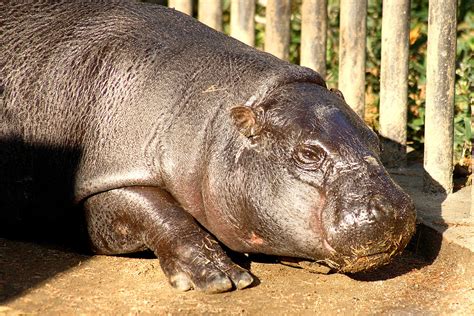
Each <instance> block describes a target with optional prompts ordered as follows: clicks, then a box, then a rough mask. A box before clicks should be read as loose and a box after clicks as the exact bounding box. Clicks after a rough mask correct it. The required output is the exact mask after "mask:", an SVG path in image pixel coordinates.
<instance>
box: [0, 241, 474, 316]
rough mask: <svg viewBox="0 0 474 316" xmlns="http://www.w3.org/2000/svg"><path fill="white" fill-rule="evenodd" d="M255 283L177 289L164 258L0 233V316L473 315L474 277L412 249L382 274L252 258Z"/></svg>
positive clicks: (381, 271) (445, 262)
mask: <svg viewBox="0 0 474 316" xmlns="http://www.w3.org/2000/svg"><path fill="white" fill-rule="evenodd" d="M251 271H252V273H253V274H254V275H256V276H257V277H258V279H259V281H258V282H257V284H256V285H255V286H253V287H252V288H249V289H245V290H241V291H234V292H228V293H223V294H215V295H206V294H202V293H199V292H195V291H190V292H187V293H180V292H177V291H175V290H173V289H172V288H171V287H170V286H169V285H168V284H167V281H166V279H165V276H164V275H163V273H162V272H161V270H160V268H159V262H158V260H157V259H147V258H129V257H107V256H85V255H80V254H77V253H74V252H69V251H66V250H62V249H57V248H53V247H49V246H41V245H37V244H32V243H25V242H16V241H10V240H5V239H0V314H6V315H18V314H24V313H28V314H30V313H33V314H41V315H48V314H63V315H64V314H87V315H92V314H114V315H116V314H159V315H164V314H171V315H177V314H184V315H187V314H204V313H205V314H224V315H234V314H243V315H254V314H257V315H285V314H287V315H302V314H303V315H304V314H307V315H313V314H328V313H329V314H392V315H413V314H414V315H418V314H419V315H422V314H423V315H437V314H459V315H472V314H473V312H474V284H473V278H472V274H470V273H468V274H466V271H463V269H460V268H459V267H457V266H456V264H455V262H451V261H449V260H446V259H443V260H437V261H435V262H434V263H432V264H427V262H425V261H424V260H422V259H421V257H418V256H417V255H415V254H413V253H412V252H410V251H405V253H404V254H403V255H402V256H400V257H398V258H396V259H395V261H394V262H393V263H392V264H390V265H389V266H386V267H384V268H382V269H379V270H377V271H374V272H371V273H367V274H360V275H357V276H347V275H342V274H329V275H320V274H313V273H310V272H308V271H306V270H301V269H297V268H292V267H288V266H284V265H281V264H275V263H257V262H252V263H251Z"/></svg>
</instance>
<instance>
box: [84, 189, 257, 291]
mask: <svg viewBox="0 0 474 316" xmlns="http://www.w3.org/2000/svg"><path fill="white" fill-rule="evenodd" d="M84 208H85V211H86V220H87V226H88V231H89V237H90V240H91V243H92V246H93V248H94V250H95V251H96V252H97V253H102V254H123V253H131V252H136V251H140V250H144V249H147V248H148V249H151V250H153V252H154V253H155V254H156V255H157V257H158V258H159V260H160V265H161V267H162V269H163V271H164V273H165V275H166V276H167V277H168V280H169V282H170V283H171V285H172V286H173V287H175V288H176V289H178V290H180V291H187V290H190V289H196V290H200V291H204V292H206V293H220V292H225V291H229V290H232V289H234V288H236V289H243V288H245V287H248V286H249V285H250V284H252V282H253V278H252V276H251V275H250V273H249V272H247V271H246V270H245V269H243V268H241V267H239V266H238V265H236V264H235V263H233V262H232V261H231V260H230V258H229V257H228V256H227V255H226V253H225V252H224V250H223V249H222V248H221V247H220V245H219V243H218V242H217V241H216V240H215V239H214V237H212V236H211V235H210V234H209V233H207V232H206V231H205V230H204V229H203V228H202V227H201V226H200V225H199V224H198V223H197V222H196V220H195V219H194V218H193V217H192V216H191V215H190V214H189V213H187V212H186V211H185V210H183V209H182V208H181V207H180V206H179V204H178V203H177V202H176V201H175V200H174V199H173V197H171V196H170V195H169V194H168V193H167V192H165V191H163V190H161V189H159V188H154V187H126V188H120V189H115V190H111V191H107V192H103V193H100V194H97V195H94V196H92V197H90V198H89V199H87V200H86V201H85V202H84Z"/></svg>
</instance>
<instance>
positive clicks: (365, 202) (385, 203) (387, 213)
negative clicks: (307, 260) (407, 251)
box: [323, 192, 416, 272]
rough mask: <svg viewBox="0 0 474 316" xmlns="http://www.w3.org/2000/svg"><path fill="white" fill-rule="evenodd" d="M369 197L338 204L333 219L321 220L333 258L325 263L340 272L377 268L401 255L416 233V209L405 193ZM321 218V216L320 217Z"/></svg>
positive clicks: (331, 217) (330, 217)
mask: <svg viewBox="0 0 474 316" xmlns="http://www.w3.org/2000/svg"><path fill="white" fill-rule="evenodd" d="M396 193H397V194H392V195H391V196H384V195H381V194H371V195H367V196H365V197H360V198H359V199H356V200H358V203H355V204H354V203H351V205H347V203H341V204H342V205H344V204H346V205H344V207H342V208H336V210H335V214H336V216H327V217H326V220H327V221H324V220H323V227H324V229H325V231H326V241H327V244H328V245H329V246H330V248H332V249H331V252H332V257H331V258H329V259H327V260H326V262H327V263H328V264H329V265H330V266H332V267H333V268H335V269H336V270H338V271H341V272H358V271H363V270H369V269H372V268H376V267H379V266H381V265H384V264H387V263H389V262H390V259H391V258H392V257H393V256H394V255H396V254H398V253H399V252H401V251H402V250H403V249H404V248H405V246H406V245H407V243H408V242H409V240H410V238H411V236H412V234H413V232H414V230H415V219H416V213H415V207H414V205H413V202H412V201H411V199H410V197H409V196H408V195H407V194H405V193H404V192H396ZM323 218H324V215H323Z"/></svg>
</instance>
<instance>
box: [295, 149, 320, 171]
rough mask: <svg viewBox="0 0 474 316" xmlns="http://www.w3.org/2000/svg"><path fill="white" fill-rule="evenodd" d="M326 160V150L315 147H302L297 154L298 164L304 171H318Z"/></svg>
mask: <svg viewBox="0 0 474 316" xmlns="http://www.w3.org/2000/svg"><path fill="white" fill-rule="evenodd" d="M325 158H326V151H324V149H322V148H320V147H317V146H313V145H302V146H300V147H299V148H297V150H296V152H295V159H296V162H297V163H298V164H299V165H300V166H301V167H302V168H304V169H316V168H318V167H319V166H320V165H321V163H322V162H323V161H324V159H325Z"/></svg>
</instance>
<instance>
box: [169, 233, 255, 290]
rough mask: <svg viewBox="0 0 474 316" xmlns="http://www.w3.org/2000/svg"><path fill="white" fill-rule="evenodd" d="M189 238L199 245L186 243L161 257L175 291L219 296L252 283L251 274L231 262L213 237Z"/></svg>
mask: <svg viewBox="0 0 474 316" xmlns="http://www.w3.org/2000/svg"><path fill="white" fill-rule="evenodd" d="M203 233H204V234H206V235H207V233H205V232H203ZM200 235H201V234H200ZM188 238H189V239H194V240H195V241H198V240H200V243H194V242H193V243H189V242H186V243H185V244H183V245H180V246H178V247H176V248H175V249H174V251H172V252H171V251H170V252H166V253H165V254H164V255H162V256H160V265H161V268H162V269H163V271H164V272H165V274H166V275H167V277H168V280H169V282H170V284H171V285H172V286H173V287H174V288H176V289H177V290H180V291H188V290H190V289H196V290H200V291H204V292H206V293H220V292H226V291H229V290H231V289H234V288H237V289H243V288H246V287H248V286H249V285H250V284H252V282H253V278H252V276H251V275H250V273H248V272H247V271H246V270H245V269H243V268H241V267H239V266H238V265H236V264H235V263H233V262H232V261H231V260H230V259H229V258H228V257H227V255H226V254H225V253H224V251H223V250H222V248H221V247H220V246H219V244H218V242H217V241H216V240H215V239H214V238H213V237H211V236H210V235H207V236H192V237H188Z"/></svg>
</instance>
